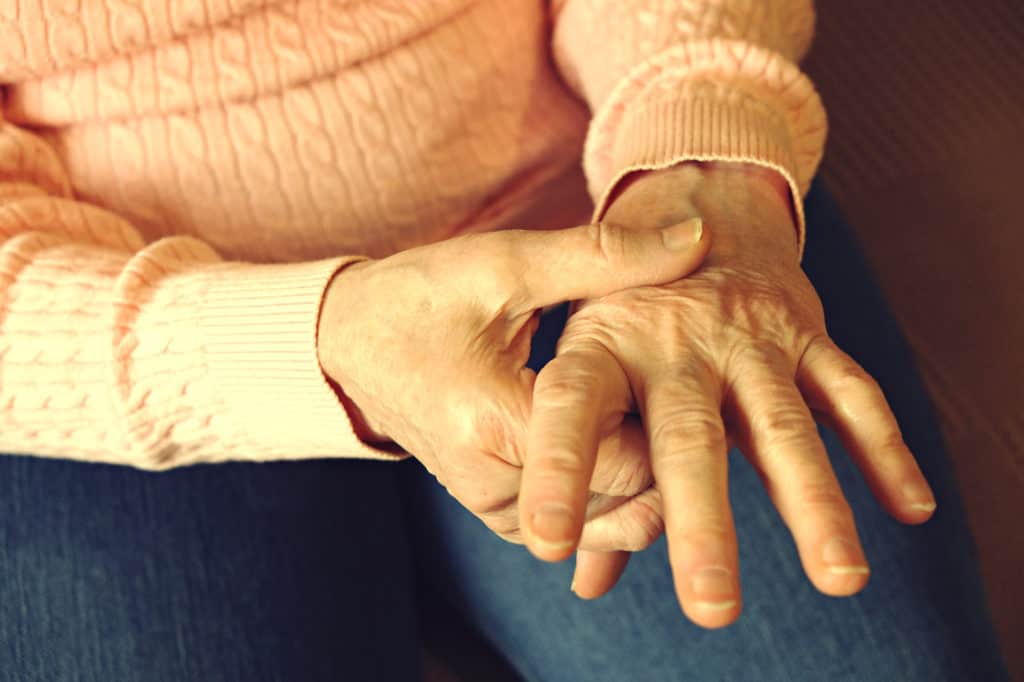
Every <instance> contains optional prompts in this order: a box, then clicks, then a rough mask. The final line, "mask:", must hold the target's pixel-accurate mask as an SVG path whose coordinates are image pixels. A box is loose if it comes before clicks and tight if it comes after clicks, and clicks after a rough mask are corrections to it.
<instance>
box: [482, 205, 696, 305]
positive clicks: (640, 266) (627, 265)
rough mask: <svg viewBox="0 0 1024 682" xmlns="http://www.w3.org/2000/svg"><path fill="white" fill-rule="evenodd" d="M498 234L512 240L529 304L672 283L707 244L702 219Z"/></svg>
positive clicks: (691, 266)
mask: <svg viewBox="0 0 1024 682" xmlns="http://www.w3.org/2000/svg"><path fill="white" fill-rule="evenodd" d="M502 234H504V235H507V236H506V238H509V239H514V240H516V243H515V245H514V246H513V248H512V249H511V252H512V253H513V254H515V255H514V257H515V258H520V259H522V260H523V262H521V263H518V264H516V265H517V266H518V267H517V270H518V271H519V272H521V273H523V278H522V286H523V288H524V289H525V292H524V293H525V294H526V300H525V303H526V304H527V306H528V307H530V308H531V309H536V308H541V307H544V306H549V305H554V304H555V303H561V302H563V301H571V300H576V299H583V298H596V297H599V296H605V295H607V294H610V293H612V292H615V291H619V290H622V289H630V288H633V287H638V286H646V285H657V284H667V283H668V282H674V281H676V280H678V279H681V278H683V277H685V276H686V275H688V274H690V273H691V272H693V271H694V270H696V269H697V267H699V266H700V264H701V262H702V261H703V260H704V257H705V256H706V255H707V253H708V248H709V247H710V245H711V242H710V239H709V238H708V235H707V230H705V229H704V225H703V222H702V221H701V219H700V218H692V219H690V220H687V221H685V222H682V223H676V224H675V225H670V226H668V227H666V228H664V229H661V230H635V229H629V228H627V227H623V226H621V225H617V224H615V223H609V222H600V223H595V224H593V225H582V226H580V227H570V228H567V229H563V230H551V231H524V230H515V231H509V232H505V233H502Z"/></svg>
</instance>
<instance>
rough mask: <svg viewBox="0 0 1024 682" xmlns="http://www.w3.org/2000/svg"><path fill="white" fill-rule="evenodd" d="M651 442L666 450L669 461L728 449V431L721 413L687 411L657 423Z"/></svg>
mask: <svg viewBox="0 0 1024 682" xmlns="http://www.w3.org/2000/svg"><path fill="white" fill-rule="evenodd" d="M650 437H651V443H652V444H654V445H655V446H656V447H658V449H659V450H660V451H662V452H663V453H664V454H665V457H666V459H667V460H668V461H673V460H682V461H686V460H689V459H692V457H693V456H700V455H713V454H717V453H720V452H724V451H725V450H727V449H726V446H725V445H726V443H725V432H724V431H723V429H722V424H721V422H720V419H719V417H718V415H712V414H710V413H709V414H702V412H701V413H683V414H681V415H679V416H678V417H677V418H676V419H672V420H667V421H665V422H662V423H659V424H656V425H654V426H653V427H652V428H651V434H650Z"/></svg>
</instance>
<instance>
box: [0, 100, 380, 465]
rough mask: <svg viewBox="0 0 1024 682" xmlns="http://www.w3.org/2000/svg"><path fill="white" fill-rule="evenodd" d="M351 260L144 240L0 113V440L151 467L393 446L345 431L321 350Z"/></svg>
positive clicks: (0, 448)
mask: <svg viewBox="0 0 1024 682" xmlns="http://www.w3.org/2000/svg"><path fill="white" fill-rule="evenodd" d="M353 260H357V259H355V258H335V259H330V260H324V261H319V262H312V263H300V264H289V265H254V264H248V263H232V262H225V261H223V260H222V259H221V258H220V257H219V256H218V255H217V253H216V252H215V251H214V250H213V249H212V248H211V247H210V246H208V245H207V244H205V243H203V242H200V241H198V240H196V239H193V238H190V237H172V238H167V239H163V240H160V241H158V242H156V243H152V244H146V243H144V241H143V240H142V238H141V237H140V236H139V233H138V231H137V230H136V229H134V228H133V226H132V225H130V224H129V223H128V222H126V221H125V220H123V219H121V218H120V217H118V216H116V215H114V214H112V213H110V212H108V211H104V210H102V209H100V208H97V207H94V206H89V205H86V204H83V203H80V202H77V201H75V200H74V199H73V197H72V196H71V191H70V185H69V182H68V179H67V177H66V174H65V172H64V169H63V168H62V167H61V164H60V162H59V160H58V159H57V156H56V154H55V152H54V151H53V150H52V149H50V148H49V147H48V146H47V145H46V144H45V143H44V142H43V141H42V140H41V139H40V138H39V137H37V136H35V135H33V134H31V133H30V132H28V131H26V130H24V129H21V128H19V127H17V126H14V125H12V124H10V123H7V122H4V121H3V120H2V119H0V452H22V453H32V454H39V455H47V456H59V457H71V458H78V459H88V460H96V461H106V462H115V463H120V464H129V465H133V466H138V467H143V468H153V469H164V468H169V467H173V466H179V465H185V464H191V463H195V462H201V461H215V460H222V459H275V458H294V457H317V456H352V457H385V456H388V455H386V454H385V453H382V452H379V451H377V450H374V449H372V448H369V447H367V446H366V445H364V444H362V442H361V441H360V440H359V439H358V438H357V437H356V436H355V435H354V434H353V432H352V428H351V426H350V423H349V420H348V419H347V417H346V414H345V411H344V409H343V407H342V406H341V405H340V404H339V401H338V398H337V396H336V395H335V394H334V392H333V390H332V389H331V388H330V386H329V385H328V383H327V381H326V380H325V378H324V374H323V372H322V370H321V368H320V365H319V362H318V358H317V320H318V317H319V311H320V306H321V300H322V297H323V293H324V290H325V288H326V287H327V285H328V283H329V282H330V280H331V278H332V277H333V276H334V274H335V273H336V272H338V271H339V270H340V269H341V268H343V267H344V266H345V265H346V264H348V263H351V262H352V261H353Z"/></svg>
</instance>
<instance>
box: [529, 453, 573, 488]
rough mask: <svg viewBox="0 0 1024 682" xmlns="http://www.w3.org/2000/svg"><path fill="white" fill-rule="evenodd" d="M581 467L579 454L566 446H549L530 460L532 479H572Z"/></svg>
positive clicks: (554, 480)
mask: <svg viewBox="0 0 1024 682" xmlns="http://www.w3.org/2000/svg"><path fill="white" fill-rule="evenodd" d="M581 468H582V462H581V461H580V456H579V454H577V453H576V452H575V451H573V450H571V449H570V448H567V447H549V448H548V449H546V450H545V451H544V452H542V453H540V454H539V455H537V456H536V457H535V458H534V460H533V461H532V462H530V476H531V478H533V480H534V481H541V482H562V481H566V480H574V479H575V478H576V476H577V475H578V474H579V472H580V469H581Z"/></svg>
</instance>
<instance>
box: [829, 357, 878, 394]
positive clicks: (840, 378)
mask: <svg viewBox="0 0 1024 682" xmlns="http://www.w3.org/2000/svg"><path fill="white" fill-rule="evenodd" d="M830 388H831V389H832V390H834V391H836V392H837V393H840V394H843V393H861V392H865V391H866V392H871V393H875V392H877V393H881V389H880V388H879V386H878V383H877V382H876V381H875V379H874V377H872V376H871V375H870V374H868V373H867V372H866V371H865V370H864V369H863V368H862V367H861V366H860V365H858V364H857V363H856V362H853V361H852V360H845V361H844V362H842V363H840V365H839V367H838V368H837V369H836V373H835V377H834V378H833V379H832V382H831V386H830Z"/></svg>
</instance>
